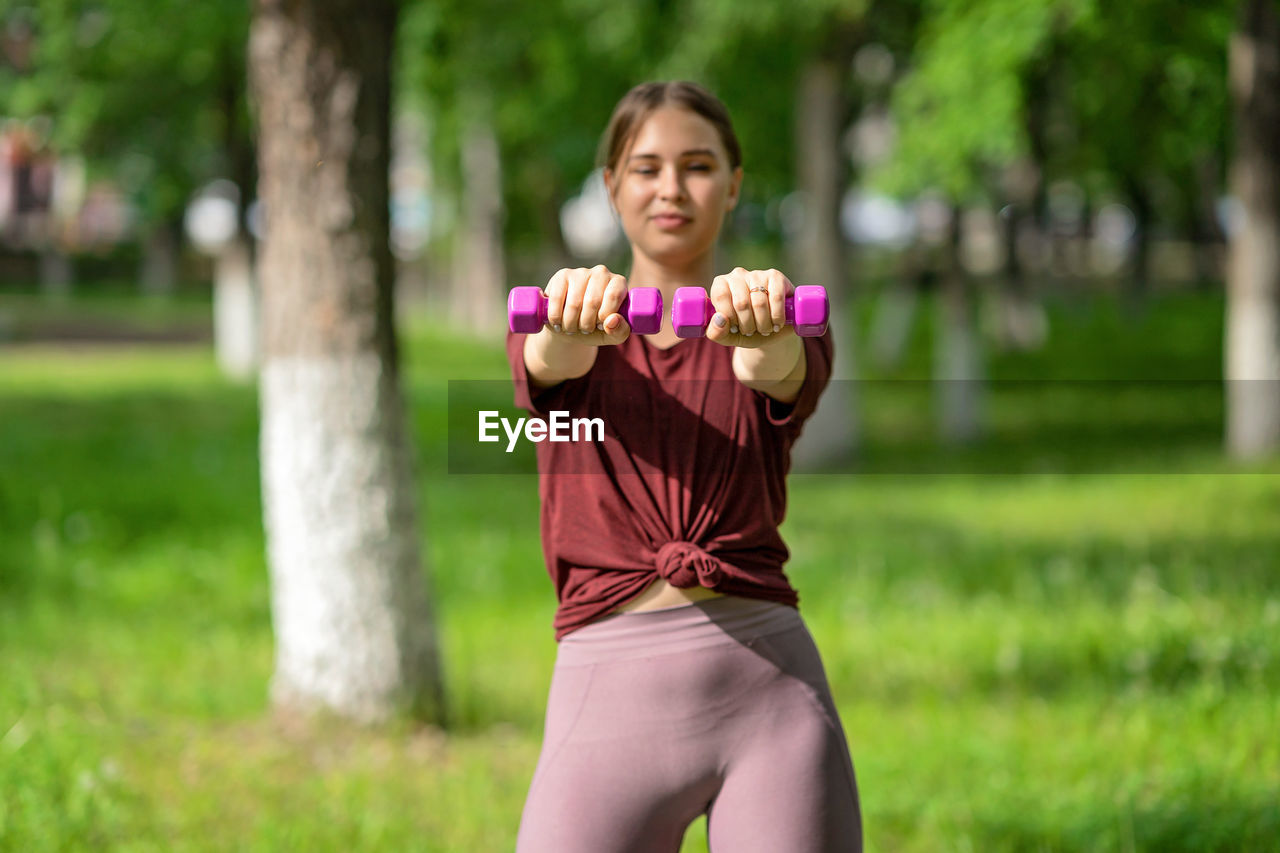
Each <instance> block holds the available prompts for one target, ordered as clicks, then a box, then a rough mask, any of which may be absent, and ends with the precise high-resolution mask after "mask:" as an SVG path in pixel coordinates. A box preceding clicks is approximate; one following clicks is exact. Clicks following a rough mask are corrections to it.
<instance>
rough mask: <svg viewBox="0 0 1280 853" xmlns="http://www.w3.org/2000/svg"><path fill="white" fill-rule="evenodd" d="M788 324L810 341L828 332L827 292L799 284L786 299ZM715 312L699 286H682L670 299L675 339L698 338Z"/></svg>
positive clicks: (823, 289)
mask: <svg viewBox="0 0 1280 853" xmlns="http://www.w3.org/2000/svg"><path fill="white" fill-rule="evenodd" d="M786 312H787V314H786V316H787V324H788V325H791V326H795V327H796V334H797V335H800V336H801V337H805V338H813V337H817V336H818V335H821V334H822V333H823V332H825V331H826V330H827V317H828V315H829V314H830V313H831V306H830V304H829V303H828V302H827V289H826V288H825V287H821V286H819V285H816V284H802V285H800V286H799V287H797V288H796V289H795V291H794V292H792V293H791V294H790V295H788V296H787V302H786ZM715 313H716V309H715V308H714V307H712V305H711V297H709V296H707V291H706V290H704V289H703V288H701V287H681V288H678V289H677V290H676V295H675V298H674V299H672V300H671V325H672V326H675V329H676V337H678V338H700V337H702V336H703V335H704V334H706V331H707V324H708V323H710V322H711V317H712V315H714V314H715Z"/></svg>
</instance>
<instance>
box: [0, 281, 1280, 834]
mask: <svg viewBox="0 0 1280 853" xmlns="http://www.w3.org/2000/svg"><path fill="white" fill-rule="evenodd" d="M1195 310H1198V309H1195V306H1194V305H1190V304H1183V303H1179V304H1175V305H1174V306H1173V307H1172V308H1170V309H1169V311H1170V312H1171V313H1170V314H1169V315H1168V316H1164V315H1161V314H1160V312H1158V311H1153V312H1152V314H1151V315H1150V316H1149V317H1148V318H1147V319H1146V320H1144V322H1145V323H1147V324H1148V325H1147V328H1148V331H1149V332H1150V334H1149V335H1148V341H1154V342H1160V341H1162V340H1163V341H1166V342H1170V336H1168V335H1165V336H1161V335H1159V334H1157V333H1156V332H1158V331H1159V330H1160V329H1166V330H1167V329H1179V328H1183V327H1185V325H1186V318H1187V317H1188V316H1192V315H1193V314H1194V313H1195ZM1208 313H1209V312H1206V316H1207V315H1208ZM1060 319H1061V320H1062V321H1061V323H1060V324H1059V326H1058V328H1062V327H1064V326H1065V327H1067V328H1071V329H1072V330H1073V334H1072V335H1068V336H1065V337H1061V338H1055V339H1053V342H1052V343H1051V347H1050V350H1049V351H1048V352H1047V353H1040V354H1030V355H1028V356H1026V361H1025V362H1017V361H1016V359H1015V357H1014V356H1003V357H1002V361H1001V363H1000V365H1001V366H1000V367H999V370H1000V371H1003V372H1004V374H1005V375H1008V374H1013V373H1017V372H1018V371H1019V370H1022V369H1023V368H1024V367H1025V368H1026V370H1028V371H1031V370H1032V369H1033V368H1034V369H1035V370H1041V369H1044V370H1050V369H1057V368H1051V367H1050V365H1051V364H1053V363H1054V362H1053V359H1054V358H1055V356H1054V353H1055V352H1057V353H1058V355H1057V356H1056V357H1058V358H1062V359H1075V360H1076V368H1077V369H1078V370H1077V372H1078V373H1079V374H1081V375H1089V374H1091V373H1092V374H1094V375H1096V374H1097V373H1098V372H1099V371H1101V370H1103V367H1104V366H1105V361H1106V358H1107V357H1106V356H1105V355H1100V354H1099V353H1102V352H1103V351H1104V349H1105V348H1104V347H1103V346H1102V340H1103V338H1102V336H1103V335H1104V334H1112V331H1111V330H1113V329H1114V328H1117V326H1116V324H1115V323H1114V322H1113V319H1112V318H1109V315H1108V314H1106V313H1105V312H1103V313H1100V314H1098V315H1096V316H1094V315H1090V314H1088V313H1079V312H1078V313H1076V314H1073V315H1071V316H1070V317H1067V318H1065V319H1062V318H1060ZM1072 323H1074V324H1075V325H1074V327H1072V326H1071V325H1070V324H1072ZM406 329H407V330H408V331H407V333H406V336H405V341H404V348H403V358H404V361H403V366H402V372H403V376H404V379H405V387H406V393H407V396H408V399H409V401H410V406H411V416H412V424H413V434H414V436H415V440H416V442H417V449H418V456H419V470H418V476H419V481H420V484H421V485H420V499H421V500H420V505H421V507H422V513H423V523H422V535H423V543H424V548H423V553H424V555H425V558H426V559H425V566H424V570H425V571H426V573H427V574H428V577H429V579H430V581H431V588H432V590H433V593H434V595H435V600H436V605H437V611H438V615H439V620H440V621H439V626H438V627H439V630H440V635H441V642H442V648H443V652H444V656H445V660H444V667H445V680H446V685H447V689H448V696H449V702H450V711H451V717H452V719H451V724H452V725H451V727H450V729H449V730H447V731H442V730H439V729H437V728H434V727H430V726H423V725H420V724H415V723H413V722H411V721H399V722H397V723H396V724H394V725H390V726H386V727H380V728H369V729H363V728H359V727H352V726H349V725H346V724H343V723H341V722H339V721H336V720H325V719H313V720H298V719H286V718H279V717H276V716H273V715H272V714H271V713H270V711H269V683H270V677H271V670H272V666H273V660H272V656H273V653H274V648H273V643H272V635H271V621H270V620H271V617H270V607H269V601H270V598H269V596H270V588H269V582H268V575H267V568H266V560H265V555H264V541H263V532H262V522H261V506H260V499H259V496H258V490H259V483H258V462H257V414H256V408H257V399H256V390H255V389H254V387H253V386H252V385H237V384H235V383H230V382H227V381H225V380H223V379H222V378H220V377H219V375H218V373H217V369H216V366H215V364H214V361H213V357H212V353H211V352H210V351H209V349H208V348H207V347H204V346H192V347H166V348H160V347H156V348H129V347H124V348H121V347H115V348H96V349H75V350H73V349H67V348H50V347H34V346H23V347H20V348H11V349H7V350H0V416H2V418H0V649H2V650H3V654H0V685H3V689H0V790H2V791H4V796H2V797H0V848H4V849H15V850H16V849H22V850H55V849H98V848H110V849H164V850H169V849H185V850H226V849H241V848H250V849H295V848H299V849H316V850H353V849H370V850H373V849H420V850H431V851H437V850H438V851H459V850H465V851H491V850H492V851H500V850H510V849H511V846H512V844H513V842H514V838H515V831H516V827H517V824H518V820H519V815H520V811H521V808H522V805H523V802H524V796H525V793H526V791H527V786H528V783H529V779H530V777H531V775H532V773H533V768H534V764H535V762H536V760H537V757H538V751H539V746H540V743H541V736H542V715H543V711H544V708H545V702H546V697H547V689H548V685H549V680H550V675H551V671H552V666H553V664H554V660H555V651H556V650H555V644H554V640H553V632H552V628H551V617H552V615H553V614H554V610H555V599H554V594H553V591H552V589H551V586H550V581H549V578H548V576H547V573H546V568H545V566H544V565H543V562H542V554H541V550H540V547H539V542H538V529H537V524H538V504H537V481H536V479H535V478H533V477H529V476H519V475H512V476H505V477H503V476H474V477H473V476H457V475H453V476H451V475H448V474H446V473H444V472H445V470H446V469H445V467H444V461H443V460H444V446H445V441H446V418H445V412H444V408H445V406H446V405H447V395H446V385H447V381H448V380H449V379H451V378H454V379H456V378H464V377H465V378H468V379H480V378H489V379H504V378H505V377H506V376H507V366H506V360H505V356H504V355H503V354H502V352H501V348H500V345H499V344H498V343H493V342H490V343H475V342H466V341H460V340H456V339H454V338H452V337H449V336H448V335H446V334H444V333H440V332H437V331H432V330H430V329H429V327H428V325H427V324H426V323H425V322H424V321H423V320H422V319H421V318H413V317H410V318H409V319H408V320H407V322H406ZM1090 336H1092V337H1090ZM1218 343H1219V342H1218V341H1217V340H1216V339H1215V337H1214V335H1213V334H1211V333H1208V332H1206V333H1204V334H1179V335H1178V336H1177V339H1176V341H1171V342H1170V347H1171V349H1170V350H1169V351H1167V352H1157V351H1156V350H1155V348H1154V347H1155V344H1154V343H1148V344H1146V345H1144V346H1145V347H1146V349H1143V348H1141V347H1138V346H1137V345H1135V344H1133V342H1132V341H1130V342H1128V343H1126V344H1125V345H1124V346H1123V347H1121V350H1122V351H1121V352H1120V355H1117V356H1116V358H1117V359H1120V361H1121V362H1122V363H1123V364H1124V365H1125V369H1126V370H1131V371H1133V372H1141V371H1142V369H1143V365H1144V364H1146V365H1149V366H1150V365H1156V366H1158V367H1160V368H1161V369H1165V368H1169V367H1170V366H1171V365H1172V366H1176V367H1177V369H1178V370H1179V371H1181V372H1182V375H1199V374H1203V375H1209V376H1211V375H1213V373H1212V369H1213V367H1212V365H1213V364H1214V363H1215V362H1214V359H1217V358H1218V357H1219V354H1220V350H1215V349H1214V347H1216V346H1217V345H1218ZM1054 347H1059V348H1060V349H1057V350H1055V349H1053V348H1054ZM1144 353H1145V356H1144ZM912 358H914V359H915V362H914V363H916V364H921V363H925V362H924V361H923V360H921V358H920V354H919V353H914V354H913V355H912ZM1144 358H1145V361H1144ZM1088 359H1093V360H1092V361H1089V360H1088ZM1020 364H1021V365H1022V367H1019V365H1020ZM1037 365H1039V366H1038V367H1037ZM1206 365H1207V366H1206ZM1025 402H1026V400H1025V399H1023V400H1022V402H1019V398H1010V402H1009V405H1010V406H1011V407H1012V408H1011V409H1010V410H1009V416H1010V418H1011V421H1010V422H1019V423H1024V424H1028V425H1030V426H1028V427H1027V428H1028V429H1034V425H1035V424H1036V423H1037V420H1036V417H1037V412H1036V411H1034V410H1031V409H1027V408H1019V406H1021V405H1023V403H1025ZM900 414H901V415H902V416H903V417H918V416H919V415H918V413H917V414H915V415H912V414H910V410H909V409H903V410H902V412H901V413H900ZM1174 414H1176V413H1174ZM1174 414H1171V415H1170V416H1171V417H1172V416H1174ZM1202 415H1203V413H1195V412H1190V413H1188V417H1193V416H1194V417H1201V416H1202ZM897 416H898V415H894V417H897ZM1075 416H1077V415H1073V417H1075ZM1078 417H1081V418H1084V422H1086V424H1087V421H1088V418H1089V415H1088V413H1087V412H1086V413H1084V414H1082V415H1078ZM875 423H876V421H875V418H874V417H872V418H869V424H870V425H871V427H872V428H874V429H878V428H879V427H876V426H875ZM884 423H887V422H882V425H883V424H884ZM1196 423H1197V424H1200V426H1202V425H1203V421H1197V422H1196ZM1200 426H1197V429H1199V428H1200ZM890 427H891V428H896V427H893V426H892V425H890ZM1063 434H1064V435H1067V436H1068V437H1069V435H1070V430H1067V431H1065V432H1064V433H1063ZM873 437H874V435H873ZM899 438H901V436H899ZM1140 438H1141V436H1140V434H1139V436H1138V439H1139V440H1140ZM1127 440H1128V439H1126V441H1127ZM912 442H914V443H912ZM902 447H903V448H904V450H903V451H902V452H903V453H905V454H908V455H910V456H912V457H914V458H917V459H921V460H923V461H924V462H925V463H927V464H933V463H934V462H940V461H943V460H944V458H945V456H946V454H948V453H949V451H948V450H947V449H946V448H943V447H939V446H938V445H936V444H935V443H934V442H933V440H932V437H931V433H930V432H929V430H927V429H922V430H921V431H920V434H919V435H918V436H917V437H916V438H913V439H910V440H909V441H907V442H906V443H905V444H903V445H902ZM1066 449H1067V450H1068V451H1070V449H1071V446H1070V445H1067V446H1066ZM1130 449H1131V445H1128V444H1123V443H1121V444H1120V445H1118V446H1117V448H1115V452H1114V453H1113V454H1112V456H1111V457H1109V458H1110V459H1111V460H1112V461H1116V460H1119V461H1118V462H1116V469H1115V470H1111V471H1109V472H1104V471H1101V470H1099V471H1094V472H1092V473H1083V474H1068V473H1064V472H1060V471H1059V472H1040V473H1028V474H1017V475H993V474H987V475H982V474H972V473H970V474H963V473H955V474H942V473H934V474H924V475H908V474H884V473H881V474H865V475H860V474H857V473H843V474H837V475H830V474H827V475H798V476H795V477H793V479H792V480H791V486H790V503H789V507H788V517H787V521H786V523H785V525H784V531H783V532H784V535H785V536H786V539H787V542H788V545H789V546H790V548H791V552H792V559H791V561H790V562H789V563H788V564H787V569H786V570H787V574H788V576H789V577H790V578H791V580H792V583H793V584H794V585H795V586H796V588H797V589H798V590H799V592H800V601H801V604H800V609H801V612H802V613H803V614H804V616H805V619H806V622H807V624H809V626H810V628H811V630H812V633H813V635H814V637H815V639H816V641H817V643H818V646H819V649H820V650H821V652H822V654H823V661H824V665H825V666H826V669H827V673H828V676H829V678H830V681H831V685H832V691H833V693H834V695H835V697H836V700H837V704H838V705H839V708H840V711H841V715H842V718H843V722H844V726H845V730H846V733H847V734H848V737H849V740H850V742H851V745H852V748H853V758H854V763H855V766H856V768H857V771H858V779H859V784H860V787H861V794H862V798H863V808H864V820H865V823H866V832H867V842H868V849H869V850H877V851H899V850H901V851H934V850H940V849H955V850H1003V849H1030V850H1116V851H1123V850H1138V849H1150V850H1162V851H1163V850H1199V849H1266V848H1267V847H1268V846H1270V843H1271V842H1273V841H1274V839H1275V838H1276V837H1280V817H1278V815H1280V812H1277V811H1276V810H1275V808H1274V804H1275V802H1276V801H1277V799H1280V775H1277V770H1276V768H1277V767H1280V746H1278V745H1277V744H1280V741H1277V740H1276V738H1275V737H1274V733H1275V732H1276V731H1277V730H1280V706H1278V705H1277V703H1276V702H1275V687H1274V685H1275V684H1277V683H1280V561H1278V560H1277V554H1280V526H1277V524H1276V518H1277V517H1280V477H1277V476H1276V475H1277V474H1278V473H1280V465H1278V464H1277V463H1275V462H1272V463H1269V464H1267V465H1259V466H1251V467H1248V468H1243V469H1238V468H1237V467H1236V466H1233V465H1231V464H1229V463H1227V462H1225V461H1223V460H1222V459H1221V458H1220V456H1219V455H1218V454H1217V453H1216V451H1215V450H1214V449H1213V447H1212V446H1210V447H1208V448H1206V447H1204V446H1200V445H1199V444H1195V443H1192V444H1189V445H1187V446H1186V447H1183V448H1181V449H1179V450H1178V451H1177V453H1176V455H1175V458H1174V460H1173V461H1172V462H1171V463H1170V465H1169V467H1168V469H1167V473H1153V472H1151V471H1149V470H1148V471H1145V472H1144V471H1138V472H1134V471H1132V470H1130V471H1126V470H1124V469H1123V465H1122V464H1120V463H1121V462H1122V461H1123V460H1124V459H1125V458H1127V457H1126V454H1127V453H1129V452H1130ZM1000 450H1001V449H1000V448H999V447H997V448H996V451H997V452H1000ZM895 452H898V451H895ZM1004 452H1007V453H1009V454H1013V455H1015V456H1016V454H1017V452H1018V451H1017V450H1016V449H1015V448H1010V449H1007V450H1006V451H1004ZM1108 452H1111V451H1108ZM931 454H932V456H931ZM1109 464H1110V463H1109ZM935 470H937V469H936V468H935ZM705 833H706V822H705V820H701V819H700V820H698V821H696V822H695V823H694V824H693V825H692V826H691V827H690V828H689V830H688V831H687V833H686V837H685V844H684V847H683V850H684V851H686V853H689V852H690V851H699V853H703V851H706V849H707V847H706V843H705Z"/></svg>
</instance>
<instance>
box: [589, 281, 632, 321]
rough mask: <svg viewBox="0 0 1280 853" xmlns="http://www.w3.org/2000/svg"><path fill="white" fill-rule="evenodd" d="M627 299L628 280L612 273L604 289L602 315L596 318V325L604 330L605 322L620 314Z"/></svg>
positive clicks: (601, 303)
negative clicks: (612, 315) (619, 310)
mask: <svg viewBox="0 0 1280 853" xmlns="http://www.w3.org/2000/svg"><path fill="white" fill-rule="evenodd" d="M626 298H627V279H626V278H625V277H624V276H620V275H618V274H617V273H611V274H610V275H609V281H608V283H607V284H606V285H605V288H604V298H603V300H602V301H601V302H600V313H599V315H598V316H597V318H596V324H597V326H598V327H599V328H601V329H604V322H605V320H607V319H608V318H609V316H610V315H611V314H616V313H618V309H620V308H621V307H622V300H624V299H626ZM606 331H607V330H606Z"/></svg>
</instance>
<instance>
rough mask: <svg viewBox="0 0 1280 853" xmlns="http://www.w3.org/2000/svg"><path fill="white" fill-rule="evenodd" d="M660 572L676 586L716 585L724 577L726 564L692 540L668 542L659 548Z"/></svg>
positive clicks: (657, 561) (658, 562)
mask: <svg viewBox="0 0 1280 853" xmlns="http://www.w3.org/2000/svg"><path fill="white" fill-rule="evenodd" d="M656 563H657V569H658V574H659V575H661V576H662V577H663V578H666V580H667V581H668V582H669V583H670V584H671V585H672V586H674V587H680V588H682V589H688V588H689V587H693V586H698V585H702V586H705V587H714V586H715V585H716V584H718V583H719V582H720V580H721V579H722V578H723V577H724V574H725V572H724V564H723V563H721V562H720V560H719V559H717V558H716V557H713V556H712V555H711V554H708V553H707V552H706V551H704V550H702V549H701V548H699V547H698V546H697V545H695V544H693V543H692V542H681V541H675V542H668V543H667V544H665V545H663V546H662V547H661V548H659V549H658V556H657V560H656Z"/></svg>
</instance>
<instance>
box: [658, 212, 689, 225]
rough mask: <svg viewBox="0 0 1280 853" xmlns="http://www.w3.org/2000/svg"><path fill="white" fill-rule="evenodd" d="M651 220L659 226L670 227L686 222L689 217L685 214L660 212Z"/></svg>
mask: <svg viewBox="0 0 1280 853" xmlns="http://www.w3.org/2000/svg"><path fill="white" fill-rule="evenodd" d="M653 221H654V223H655V224H656V225H657V226H658V227H659V228H665V229H672V228H679V227H680V226H681V225H684V224H686V223H688V222H689V218H688V217H687V216H673V215H667V214H661V215H658V216H655V217H653Z"/></svg>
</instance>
